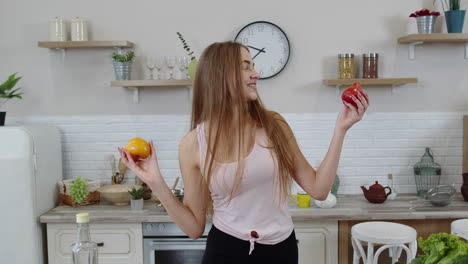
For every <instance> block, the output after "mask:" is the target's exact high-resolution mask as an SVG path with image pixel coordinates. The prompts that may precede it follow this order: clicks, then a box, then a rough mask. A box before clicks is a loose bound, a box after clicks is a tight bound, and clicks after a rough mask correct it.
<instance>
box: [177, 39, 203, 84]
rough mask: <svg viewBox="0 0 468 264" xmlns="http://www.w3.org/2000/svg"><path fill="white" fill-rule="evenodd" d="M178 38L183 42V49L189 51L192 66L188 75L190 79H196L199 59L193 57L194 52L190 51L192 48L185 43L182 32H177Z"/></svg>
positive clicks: (190, 65)
mask: <svg viewBox="0 0 468 264" xmlns="http://www.w3.org/2000/svg"><path fill="white" fill-rule="evenodd" d="M177 36H178V37H179V39H180V41H181V42H182V46H183V48H184V49H185V50H186V51H187V54H188V56H189V57H190V64H189V66H188V74H189V75H190V79H192V80H193V79H195V72H196V70H197V63H198V61H197V58H196V57H195V56H194V55H193V51H192V50H191V49H190V46H189V45H188V44H187V42H186V41H185V39H184V37H183V36H182V34H180V32H177Z"/></svg>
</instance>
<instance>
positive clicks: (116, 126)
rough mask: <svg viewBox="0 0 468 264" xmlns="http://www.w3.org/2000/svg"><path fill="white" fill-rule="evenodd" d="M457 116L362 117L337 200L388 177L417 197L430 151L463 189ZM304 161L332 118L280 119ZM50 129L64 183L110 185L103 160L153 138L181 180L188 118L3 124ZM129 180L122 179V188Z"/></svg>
mask: <svg viewBox="0 0 468 264" xmlns="http://www.w3.org/2000/svg"><path fill="white" fill-rule="evenodd" d="M463 114H464V113H461V112H450V113H440V112H437V113H435V112H418V113H408V112H396V113H387V112H386V113H367V114H366V116H365V118H364V119H363V120H362V121H361V122H360V123H358V124H356V125H355V126H354V127H353V128H352V129H351V130H350V131H349V132H348V134H347V137H346V140H345V144H344V148H343V152H342V155H341V160H340V165H339V169H338V174H339V176H340V179H341V187H340V190H339V193H346V194H351V193H361V189H360V188H359V186H360V185H363V184H371V183H373V181H374V180H378V181H379V182H381V183H383V184H386V183H387V176H386V175H387V174H388V173H392V174H393V175H394V179H395V182H396V185H397V191H398V192H399V193H415V192H416V187H415V181H414V176H413V172H412V168H413V165H414V164H415V163H416V162H418V161H419V160H420V157H421V156H422V155H423V153H424V149H425V147H430V148H431V149H432V151H433V153H434V156H435V161H436V162H438V163H439V164H440V165H441V166H442V177H441V183H444V184H445V183H447V184H449V183H456V186H457V189H458V187H459V186H460V184H461V173H462V156H463V152H462V145H463V138H462V134H463V133H462V130H463ZM283 116H284V117H285V118H286V119H287V120H288V122H289V124H290V126H291V127H292V129H293V131H294V133H295V135H296V137H297V140H298V142H299V145H300V147H301V149H302V152H303V153H304V155H305V157H306V158H307V160H308V161H309V162H310V164H311V165H312V166H313V167H314V168H316V166H317V165H318V163H319V161H320V160H321V159H322V158H323V157H324V156H325V153H326V151H327V149H328V145H329V142H330V140H331V136H332V133H333V128H334V125H335V120H336V116H337V114H336V113H310V114H283ZM29 123H48V124H53V125H55V126H57V127H58V128H59V129H60V131H61V132H62V143H63V162H64V166H63V168H64V178H65V179H70V178H74V177H78V176H82V177H86V178H94V179H100V180H102V181H103V182H104V183H109V182H110V177H111V167H110V165H109V162H108V161H107V160H108V156H109V155H114V156H115V157H116V158H117V159H118V152H117V146H124V145H125V143H126V142H127V141H128V140H129V139H130V138H132V137H135V136H139V137H142V138H145V139H148V140H149V139H153V140H154V142H155V146H156V149H157V153H158V157H159V165H160V167H161V171H162V174H163V175H164V177H165V178H166V181H167V183H168V184H172V183H173V182H174V179H175V178H176V177H177V176H180V171H179V163H178V153H177V152H178V142H179V140H180V139H181V138H182V137H183V136H184V135H185V134H186V132H187V131H188V129H189V116H171V115H151V116H71V117H70V116H51V117H35V116H34V117H33V116H31V117H16V118H14V117H11V118H8V119H7V125H20V124H29ZM134 180H135V176H134V175H133V174H132V173H127V182H129V183H133V182H134Z"/></svg>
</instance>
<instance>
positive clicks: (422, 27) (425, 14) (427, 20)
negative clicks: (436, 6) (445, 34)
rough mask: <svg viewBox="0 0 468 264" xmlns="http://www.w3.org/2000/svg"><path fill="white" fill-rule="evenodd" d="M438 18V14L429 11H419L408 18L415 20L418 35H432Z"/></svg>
mask: <svg viewBox="0 0 468 264" xmlns="http://www.w3.org/2000/svg"><path fill="white" fill-rule="evenodd" d="M438 16H440V13H439V12H435V11H431V10H429V9H421V10H419V11H416V12H414V13H412V14H410V17H414V18H416V22H417V23H418V33H419V34H429V33H434V25H435V22H436V19H437V17H438Z"/></svg>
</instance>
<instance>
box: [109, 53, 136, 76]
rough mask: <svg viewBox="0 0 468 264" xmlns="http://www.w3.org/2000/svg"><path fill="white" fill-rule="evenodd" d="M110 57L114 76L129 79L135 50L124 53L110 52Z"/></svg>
mask: <svg viewBox="0 0 468 264" xmlns="http://www.w3.org/2000/svg"><path fill="white" fill-rule="evenodd" d="M112 58H113V59H114V61H113V63H114V71H115V78H116V79H117V80H130V77H131V73H132V63H133V59H135V52H133V51H128V52H127V53H126V54H119V53H117V52H112Z"/></svg>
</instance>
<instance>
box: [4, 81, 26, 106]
mask: <svg viewBox="0 0 468 264" xmlns="http://www.w3.org/2000/svg"><path fill="white" fill-rule="evenodd" d="M16 74H17V73H13V74H12V75H10V76H8V79H7V80H6V81H5V82H4V83H2V84H1V85H0V107H1V106H2V105H3V104H5V103H6V102H7V101H8V100H10V99H13V98H19V99H22V98H23V97H21V95H22V94H23V93H20V92H19V91H20V90H21V88H16V89H13V88H15V85H16V84H17V83H18V81H19V80H21V78H22V77H16Z"/></svg>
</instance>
